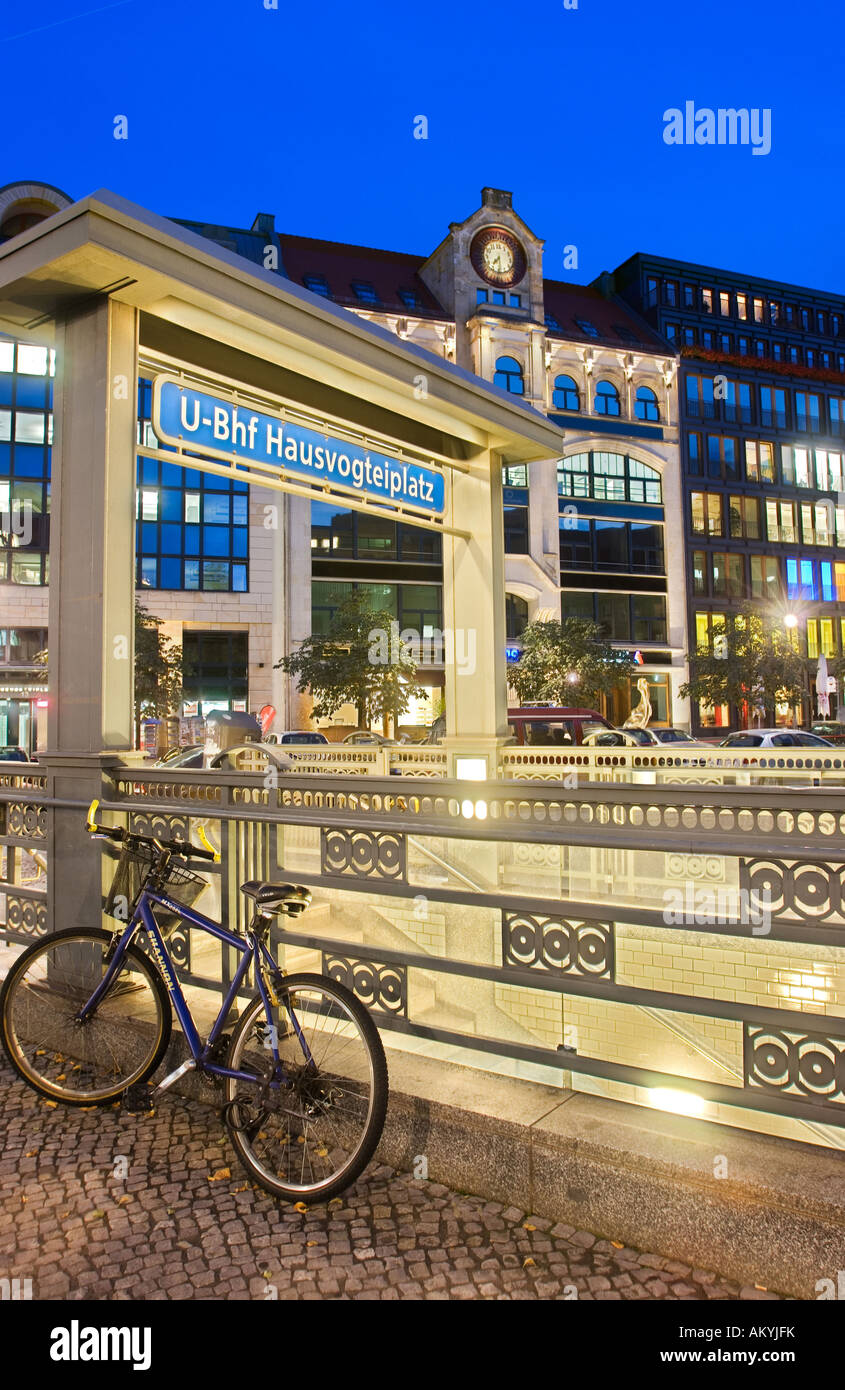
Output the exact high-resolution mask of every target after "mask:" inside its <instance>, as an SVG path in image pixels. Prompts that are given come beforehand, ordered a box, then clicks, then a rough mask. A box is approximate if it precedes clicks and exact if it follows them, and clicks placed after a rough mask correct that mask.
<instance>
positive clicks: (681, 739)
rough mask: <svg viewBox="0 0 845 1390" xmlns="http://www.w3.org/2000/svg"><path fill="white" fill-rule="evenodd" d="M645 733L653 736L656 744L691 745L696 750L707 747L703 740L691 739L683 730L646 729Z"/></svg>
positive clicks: (690, 735)
mask: <svg viewBox="0 0 845 1390" xmlns="http://www.w3.org/2000/svg"><path fill="white" fill-rule="evenodd" d="M646 732H647V733H651V734H654V736H655V738H656V739H657V741H658V743H670V744H671V743H691V744H693V745H694V747H696V748H706V747H707V746H708V745H707V744H706V743H705V742H704V740H703V739H700V738H693V736H692V734H688V733H686V731H685V730H684V729H648V730H647V731H646Z"/></svg>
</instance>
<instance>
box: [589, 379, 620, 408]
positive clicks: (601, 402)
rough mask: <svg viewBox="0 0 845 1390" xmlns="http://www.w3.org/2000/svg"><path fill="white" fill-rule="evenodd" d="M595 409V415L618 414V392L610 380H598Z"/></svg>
mask: <svg viewBox="0 0 845 1390" xmlns="http://www.w3.org/2000/svg"><path fill="white" fill-rule="evenodd" d="M595 409H596V414H597V415H618V414H619V392H618V391H617V389H616V387H615V386H614V385H613V382H612V381H600V382H599V383H598V385H597V386H596V400H595Z"/></svg>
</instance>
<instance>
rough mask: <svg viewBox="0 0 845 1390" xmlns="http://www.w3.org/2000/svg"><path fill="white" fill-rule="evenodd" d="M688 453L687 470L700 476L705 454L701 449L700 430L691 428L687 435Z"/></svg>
mask: <svg viewBox="0 0 845 1390" xmlns="http://www.w3.org/2000/svg"><path fill="white" fill-rule="evenodd" d="M687 455H688V459H687V472H688V473H691V474H693V476H695V477H700V475H701V472H702V467H703V463H702V459H703V454H702V449H701V435H700V434H699V432H698V430H691V431H690V433H689V434H688V435H687Z"/></svg>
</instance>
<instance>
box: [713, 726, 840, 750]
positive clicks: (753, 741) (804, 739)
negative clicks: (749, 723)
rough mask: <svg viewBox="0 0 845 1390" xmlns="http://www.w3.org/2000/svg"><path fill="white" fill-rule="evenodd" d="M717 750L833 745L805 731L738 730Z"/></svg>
mask: <svg viewBox="0 0 845 1390" xmlns="http://www.w3.org/2000/svg"><path fill="white" fill-rule="evenodd" d="M717 746H718V747H719V748H832V747H833V744H832V743H831V742H830V741H829V740H828V739H826V738H821V737H820V736H819V735H818V734H813V733H808V732H807V730H806V729H740V730H739V732H738V733H735V734H728V736H727V738H723V739H722V741H721V743H719V744H718V745H717Z"/></svg>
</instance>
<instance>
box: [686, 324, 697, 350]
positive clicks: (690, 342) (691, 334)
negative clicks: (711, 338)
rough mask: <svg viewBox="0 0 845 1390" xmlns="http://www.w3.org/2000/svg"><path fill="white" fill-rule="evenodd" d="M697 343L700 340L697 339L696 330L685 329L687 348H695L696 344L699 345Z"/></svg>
mask: <svg viewBox="0 0 845 1390" xmlns="http://www.w3.org/2000/svg"><path fill="white" fill-rule="evenodd" d="M697 341H698V338H697V336H696V332H695V329H694V328H685V329H684V342H685V343H686V345H687V347H695V344H696V343H697Z"/></svg>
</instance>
